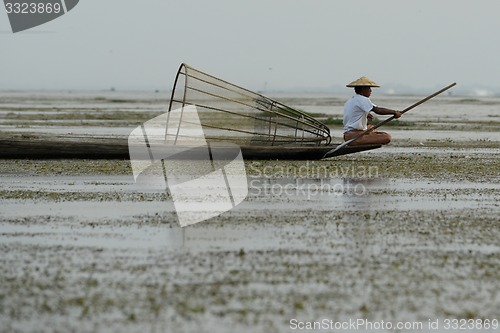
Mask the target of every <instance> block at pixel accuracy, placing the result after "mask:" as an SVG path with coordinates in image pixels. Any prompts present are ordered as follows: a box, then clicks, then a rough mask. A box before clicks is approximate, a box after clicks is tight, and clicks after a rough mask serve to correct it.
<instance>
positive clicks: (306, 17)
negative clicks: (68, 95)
mask: <svg viewBox="0 0 500 333" xmlns="http://www.w3.org/2000/svg"><path fill="white" fill-rule="evenodd" d="M499 13H500V1H498V0H478V1H457V0H438V1H436V0H419V1H402V0H377V1H373V0H371V1H368V0H358V1H334V0H310V1H306V0H303V1H296V0H280V1H273V0H267V1H264V0H252V1H236V0H203V1H201V0H200V1H189V0H185V1H169V0H142V1H137V0H135V1H132V0H80V3H79V4H78V6H76V7H75V8H74V9H73V10H72V11H71V12H69V13H67V14H66V15H64V16H62V17H60V18H58V19H56V20H54V21H52V22H49V23H47V24H44V25H41V26H39V27H36V28H34V29H31V30H28V31H26V32H21V33H16V34H13V33H12V32H11V31H10V25H9V23H8V19H7V14H6V13H5V12H3V13H0V45H1V48H0V60H1V61H0V89H2V90H5V89H109V88H111V87H114V88H116V89H118V90H120V89H162V90H163V89H165V90H166V89H170V88H171V86H172V83H173V79H174V76H175V73H176V71H177V69H178V67H179V65H180V63H182V62H186V63H188V64H190V65H191V66H193V67H195V68H198V69H200V70H203V71H206V72H208V73H211V74H214V75H216V76H219V77H222V78H224V79H226V80H228V81H231V82H234V83H237V84H239V85H242V86H244V87H247V88H251V89H263V88H264V87H265V85H266V82H267V88H268V89H269V90H277V89H296V88H304V89H322V90H326V89H337V88H338V87H340V86H343V85H345V84H346V83H348V82H350V81H352V80H354V79H356V78H358V77H360V76H362V75H366V76H368V77H369V78H371V79H372V80H374V81H376V82H377V83H379V84H381V85H383V86H384V87H385V88H391V87H398V86H408V87H415V88H421V89H422V88H423V89H429V90H433V89H434V88H436V87H440V86H444V85H446V84H448V83H451V82H455V81H456V82H457V83H458V84H459V86H461V87H477V88H481V89H483V90H489V91H491V92H494V93H500V89H499V87H500V82H498V80H499V78H500V63H499V62H500V42H499V40H500V38H499V37H498V32H499V31H500V19H499ZM457 88H458V87H457Z"/></svg>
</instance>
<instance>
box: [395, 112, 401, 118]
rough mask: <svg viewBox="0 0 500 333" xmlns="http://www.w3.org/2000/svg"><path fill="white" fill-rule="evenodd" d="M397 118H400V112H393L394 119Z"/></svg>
mask: <svg viewBox="0 0 500 333" xmlns="http://www.w3.org/2000/svg"><path fill="white" fill-rule="evenodd" d="M399 117H401V112H399V111H396V112H394V118H396V119H398V118H399Z"/></svg>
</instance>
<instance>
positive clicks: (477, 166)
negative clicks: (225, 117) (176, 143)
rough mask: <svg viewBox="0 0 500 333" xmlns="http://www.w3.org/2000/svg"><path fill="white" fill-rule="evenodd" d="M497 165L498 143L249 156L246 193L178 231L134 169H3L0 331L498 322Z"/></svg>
mask: <svg viewBox="0 0 500 333" xmlns="http://www.w3.org/2000/svg"><path fill="white" fill-rule="evenodd" d="M405 149H408V151H405ZM363 166H364V167H365V168H364V169H363ZM499 166H500V153H499V152H498V151H496V150H494V149H458V148H457V149H441V148H414V149H411V148H397V147H396V148H390V147H386V148H383V150H380V151H374V152H369V153H363V154H358V155H356V156H344V157H341V158H337V159H332V160H326V161H319V162H318V161H316V162H307V161H294V162H281V161H253V162H246V169H247V173H248V175H249V184H251V186H250V193H249V196H248V198H247V199H246V200H245V201H244V202H243V203H242V204H241V205H239V206H238V207H237V208H236V209H234V210H232V211H230V212H227V213H224V214H223V215H221V216H220V217H217V218H214V219H212V220H210V221H207V222H203V223H199V224H197V225H193V226H190V227H186V228H180V227H179V226H178V224H177V221H176V216H175V213H174V208H173V204H172V200H171V197H170V196H169V194H168V193H164V192H163V193H158V192H154V191H149V192H141V191H140V190H138V189H137V188H136V187H134V184H133V179H132V176H131V171H130V165H129V162H128V161H89V160H86V161H85V160H84V161H80V162H78V163H77V162H75V161H71V160H52V161H21V160H12V161H6V160H4V161H0V178H1V179H2V187H1V192H0V195H1V199H2V210H1V213H0V218H1V223H0V239H1V243H0V244H1V245H0V248H1V251H2V261H3V264H2V267H1V268H0V277H1V280H2V281H3V282H2V284H1V287H0V288H1V289H0V295H1V296H0V302H1V303H0V304H1V308H0V311H1V313H2V315H1V317H0V318H1V319H0V326H1V327H3V328H4V329H5V330H6V331H14V332H15V331H36V330H37V329H38V328H40V327H45V328H48V329H50V330H54V331H64V332H94V331H103V332H104V331H106V332H110V331H116V332H118V331H119V332H137V331H139V330H141V331H148V332H287V331H293V330H291V326H290V325H291V324H290V320H297V321H292V322H293V323H296V322H298V321H300V322H310V321H319V320H322V319H324V318H327V319H330V320H334V321H346V320H349V319H351V320H355V319H361V318H364V319H366V320H371V321H372V322H377V321H378V322H379V321H381V320H384V321H386V322H387V321H392V322H397V321H403V322H406V321H408V322H421V323H425V324H426V325H427V323H428V321H429V319H431V320H436V319H440V320H441V322H443V320H445V319H446V318H458V319H461V318H463V319H470V318H474V319H477V318H482V319H494V318H497V319H498V317H499V312H498V308H499V307H500V293H499V291H498V290H500V280H499V279H498V272H499V271H500V243H499V241H498V239H500V226H499V224H498V213H499V203H498V202H499V200H498V199H499V194H500V185H499V175H498V169H499ZM368 167H372V168H371V169H368ZM367 170H371V172H370V173H369V172H367ZM297 179H299V180H300V181H301V182H302V183H300V184H298V183H297ZM252 180H255V181H254V182H253V183H250V182H251V181H252ZM322 182H323V183H322ZM321 183H322V184H325V183H328V184H330V187H328V188H326V189H325V188H323V190H321V189H318V187H317V186H316V187H313V186H312V185H314V184H316V185H318V184H321ZM286 184H291V185H290V187H289V188H290V189H292V190H291V192H289V193H282V192H279V189H280V188H281V189H282V188H284V187H283V185H286ZM301 184H308V186H309V185H311V186H309V187H308V186H305V187H304V186H302V190H298V189H299V188H300V186H301ZM280 186H281V187H280ZM266 189H267V190H266ZM293 189H295V191H294V190H293ZM424 328H425V326H424ZM357 331H363V329H362V328H359V329H358V330H357Z"/></svg>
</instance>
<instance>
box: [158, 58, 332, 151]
mask: <svg viewBox="0 0 500 333" xmlns="http://www.w3.org/2000/svg"><path fill="white" fill-rule="evenodd" d="M187 105H194V106H196V109H197V111H198V115H199V118H200V122H201V125H202V127H203V132H204V133H205V138H206V140H207V141H230V142H233V143H236V144H239V145H242V146H243V145H246V146H248V145H250V146H279V145H289V146H322V145H328V144H329V143H330V141H331V137H330V130H329V128H328V126H326V125H325V124H323V123H322V122H320V121H318V120H316V119H314V118H312V117H311V116H309V115H308V114H306V113H304V112H302V111H300V110H296V109H294V108H291V107H289V106H286V105H284V104H282V103H280V102H278V101H275V100H273V99H270V98H268V97H265V96H263V95H261V94H259V93H256V92H253V91H250V90H248V89H245V88H242V87H240V86H237V85H235V84H232V83H229V82H227V81H224V80H221V79H219V78H217V77H215V76H212V75H209V74H207V73H204V72H202V71H199V70H197V69H195V68H193V67H190V66H188V65H186V64H182V65H181V66H180V68H179V71H178V72H177V76H176V78H175V82H174V87H173V90H172V96H171V99H170V104H169V109H168V110H169V112H170V111H172V110H177V109H183V108H184V107H185V106H187Z"/></svg>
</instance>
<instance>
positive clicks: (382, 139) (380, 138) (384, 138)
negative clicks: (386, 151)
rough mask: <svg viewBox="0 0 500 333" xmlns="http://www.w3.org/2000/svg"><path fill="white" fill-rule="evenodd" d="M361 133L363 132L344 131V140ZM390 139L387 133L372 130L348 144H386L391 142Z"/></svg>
mask: <svg viewBox="0 0 500 333" xmlns="http://www.w3.org/2000/svg"><path fill="white" fill-rule="evenodd" d="M361 133H363V131H349V132H347V133H344V140H345V141H348V140H350V139H352V138H354V137H356V136H357V135H359V134H361ZM391 139H392V137H391V136H390V134H389V133H386V132H376V131H372V132H369V133H367V134H365V135H363V136H362V137H360V138H359V139H357V140H356V141H353V142H351V143H350V144H349V146H362V145H370V144H378V145H386V144H388V143H389V142H391Z"/></svg>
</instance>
